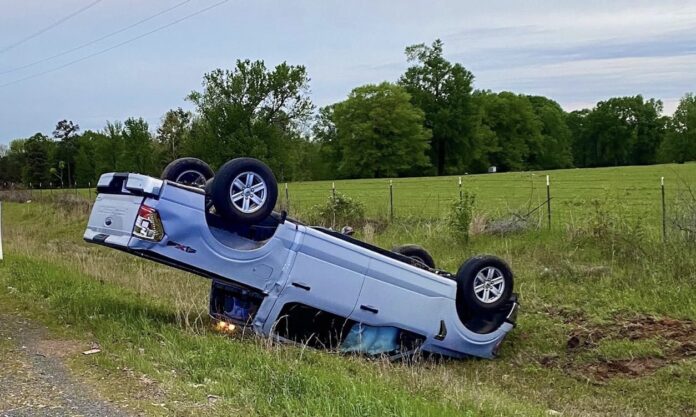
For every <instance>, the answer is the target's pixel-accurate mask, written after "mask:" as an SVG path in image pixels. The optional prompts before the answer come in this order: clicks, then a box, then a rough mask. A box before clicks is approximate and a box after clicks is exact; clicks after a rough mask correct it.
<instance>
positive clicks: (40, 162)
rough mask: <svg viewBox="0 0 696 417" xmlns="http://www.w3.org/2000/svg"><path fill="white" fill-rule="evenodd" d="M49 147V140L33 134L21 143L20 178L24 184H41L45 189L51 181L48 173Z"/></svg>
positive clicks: (39, 134) (38, 134) (41, 135)
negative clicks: (21, 166) (21, 163)
mask: <svg viewBox="0 0 696 417" xmlns="http://www.w3.org/2000/svg"><path fill="white" fill-rule="evenodd" d="M51 145H52V143H51V140H50V139H49V138H48V137H47V136H45V135H43V134H41V133H37V134H35V135H34V136H32V137H30V138H29V139H27V140H26V141H25V142H24V143H23V148H24V149H23V150H24V161H23V162H24V166H23V169H22V177H23V180H24V183H25V184H30V183H31V184H32V185H33V186H37V185H39V184H41V186H43V187H47V186H48V184H49V183H50V182H52V181H53V180H52V179H51V176H50V172H49V168H50V154H51ZM53 182H54V181H53Z"/></svg>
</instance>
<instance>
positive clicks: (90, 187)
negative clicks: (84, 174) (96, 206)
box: [87, 181, 92, 204]
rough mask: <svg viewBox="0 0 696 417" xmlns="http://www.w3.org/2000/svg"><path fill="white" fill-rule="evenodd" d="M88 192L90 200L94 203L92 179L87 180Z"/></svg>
mask: <svg viewBox="0 0 696 417" xmlns="http://www.w3.org/2000/svg"><path fill="white" fill-rule="evenodd" d="M87 190H88V191H87V192H88V193H89V201H90V204H92V181H88V182H87Z"/></svg>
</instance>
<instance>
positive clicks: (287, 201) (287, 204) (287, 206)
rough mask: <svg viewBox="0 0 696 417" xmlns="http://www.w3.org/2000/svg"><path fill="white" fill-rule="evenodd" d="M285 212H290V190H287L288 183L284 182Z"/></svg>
mask: <svg viewBox="0 0 696 417" xmlns="http://www.w3.org/2000/svg"><path fill="white" fill-rule="evenodd" d="M285 212H286V213H290V191H288V183H287V182H286V183H285Z"/></svg>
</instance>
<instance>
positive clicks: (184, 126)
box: [157, 107, 192, 162]
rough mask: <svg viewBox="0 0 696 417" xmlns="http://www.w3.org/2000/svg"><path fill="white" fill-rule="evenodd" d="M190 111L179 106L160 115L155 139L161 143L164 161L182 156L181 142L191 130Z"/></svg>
mask: <svg viewBox="0 0 696 417" xmlns="http://www.w3.org/2000/svg"><path fill="white" fill-rule="evenodd" d="M191 119H192V114H191V112H188V111H184V110H183V109H182V108H181V107H179V108H177V109H175V110H169V111H168V112H167V113H165V115H164V117H162V124H161V125H160V127H159V128H157V141H158V142H159V143H160V144H161V145H162V147H163V150H164V157H165V161H166V162H171V161H173V160H175V159H176V158H179V157H181V156H182V149H181V148H182V144H183V143H184V141H185V140H186V138H187V137H188V135H189V134H190V132H191Z"/></svg>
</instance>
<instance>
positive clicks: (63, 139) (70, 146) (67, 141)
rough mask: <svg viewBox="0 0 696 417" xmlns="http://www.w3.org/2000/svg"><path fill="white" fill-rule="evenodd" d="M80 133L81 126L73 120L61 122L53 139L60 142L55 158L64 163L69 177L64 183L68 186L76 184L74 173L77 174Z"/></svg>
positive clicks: (57, 125)
mask: <svg viewBox="0 0 696 417" xmlns="http://www.w3.org/2000/svg"><path fill="white" fill-rule="evenodd" d="M79 131H80V125H78V124H77V123H73V121H72V120H70V121H68V120H61V121H59V122H58V123H57V124H56V128H55V130H54V131H53V137H54V138H55V139H56V140H58V141H59V143H58V146H57V148H56V155H55V158H56V160H58V161H63V164H64V166H65V170H66V171H67V176H66V177H65V178H64V181H65V182H66V183H67V184H72V183H73V182H74V176H73V173H74V172H75V156H76V154H77V151H78V147H77V143H76V138H77V135H78V132H79Z"/></svg>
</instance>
